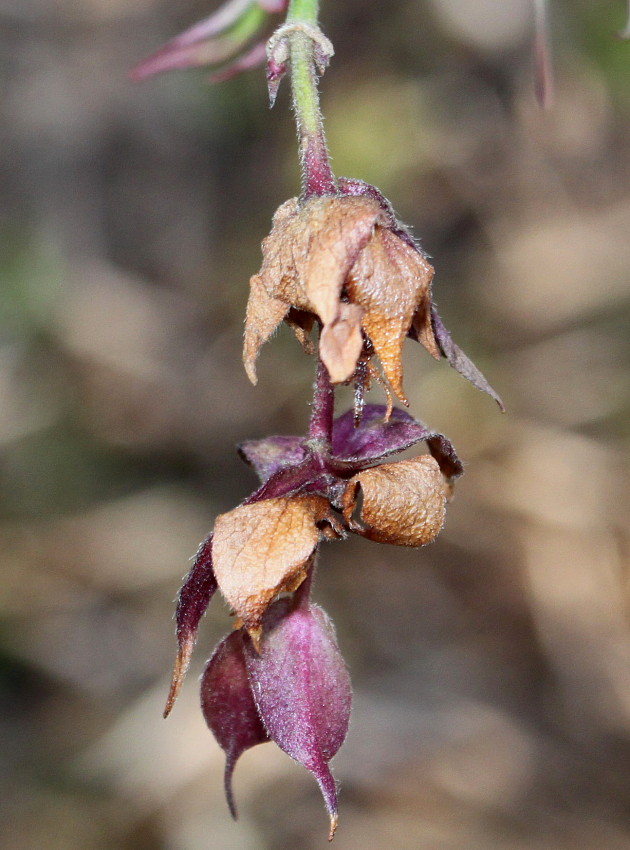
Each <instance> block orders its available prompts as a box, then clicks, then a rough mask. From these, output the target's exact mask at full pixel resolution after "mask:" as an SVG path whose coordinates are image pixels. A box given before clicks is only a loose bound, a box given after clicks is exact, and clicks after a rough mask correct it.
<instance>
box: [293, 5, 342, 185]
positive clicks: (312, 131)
mask: <svg viewBox="0 0 630 850" xmlns="http://www.w3.org/2000/svg"><path fill="white" fill-rule="evenodd" d="M318 9H319V2H318V0H291V2H290V4H289V11H288V13H287V21H286V22H287V24H297V25H303V26H304V27H305V28H309V29H311V30H313V31H317V30H318V25H317V13H318ZM287 40H288V43H289V52H290V60H291V89H292V93H293V110H294V112H295V120H296V124H297V131H298V138H299V145H300V164H301V166H302V197H303V198H304V199H305V200H306V199H308V198H316V197H321V196H323V195H336V194H337V183H336V180H335V176H334V174H333V172H332V169H331V167H330V161H329V159H328V150H327V147H326V137H325V135H324V125H323V121H322V114H321V110H320V107H319V92H318V90H317V79H318V77H317V71H316V69H315V41H314V39H313V38H312V36H311V35H309V34H308V33H307V32H305V31H301V30H299V29H294V30H292V31H290V32H288V33H287Z"/></svg>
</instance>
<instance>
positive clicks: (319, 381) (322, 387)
mask: <svg viewBox="0 0 630 850" xmlns="http://www.w3.org/2000/svg"><path fill="white" fill-rule="evenodd" d="M334 410H335V391H334V388H333V385H332V384H331V383H330V377H329V375H328V369H327V368H326V367H325V366H324V364H323V363H322V361H321V359H320V358H318V359H317V374H316V377H315V385H314V387H313V407H312V409H311V421H310V422H309V425H308V439H309V441H311V440H312V441H317V443H319V444H320V446H321V448H323V449H325V450H326V452H327V454H330V452H331V444H332V428H333V414H334Z"/></svg>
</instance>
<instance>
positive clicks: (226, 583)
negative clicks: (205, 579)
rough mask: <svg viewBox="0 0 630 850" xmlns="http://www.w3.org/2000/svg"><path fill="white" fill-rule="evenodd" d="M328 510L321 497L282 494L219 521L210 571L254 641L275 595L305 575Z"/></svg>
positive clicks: (216, 526) (297, 584) (297, 582)
mask: <svg viewBox="0 0 630 850" xmlns="http://www.w3.org/2000/svg"><path fill="white" fill-rule="evenodd" d="M329 511H330V508H329V505H328V502H327V500H326V499H324V498H323V497H321V496H315V495H311V496H286V497H281V498H276V499H265V500H264V501H261V502H255V503H253V504H250V505H242V506H241V507H238V508H235V509H234V510H233V511H229V512H228V513H225V514H221V515H220V516H219V517H217V520H216V523H215V527H214V541H213V547H212V552H213V559H214V573H215V576H216V579H217V582H218V584H219V588H220V589H221V592H222V593H223V595H224V596H225V598H226V600H227V601H228V602H229V604H230V605H231V606H232V608H233V609H234V612H235V613H236V614H237V615H238V616H239V617H240V618H241V619H242V620H243V623H244V624H245V626H246V628H247V630H248V631H249V632H250V634H251V635H252V637H253V638H254V639H256V636H257V634H259V631H260V624H261V621H262V617H263V614H264V612H265V610H266V608H267V607H268V606H269V604H270V603H271V602H272V600H273V599H274V597H275V596H276V595H277V594H278V593H281V592H284V591H287V592H290V591H293V590H295V589H296V588H297V587H299V585H300V584H301V583H302V581H303V580H304V578H305V577H306V570H307V567H308V561H309V558H310V557H311V555H312V553H313V551H314V549H315V547H316V546H317V543H318V541H319V535H320V532H319V529H318V527H317V525H316V523H317V522H319V521H321V520H323V519H324V518H325V517H326V516H327V514H328V513H329Z"/></svg>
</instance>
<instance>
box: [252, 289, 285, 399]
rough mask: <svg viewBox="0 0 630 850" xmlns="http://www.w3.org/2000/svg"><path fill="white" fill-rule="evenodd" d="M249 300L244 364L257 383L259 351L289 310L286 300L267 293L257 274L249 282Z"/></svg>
mask: <svg viewBox="0 0 630 850" xmlns="http://www.w3.org/2000/svg"><path fill="white" fill-rule="evenodd" d="M249 286H250V290H249V300H248V302H247V314H246V317H245V341H244V345H243V364H244V365H245V371H246V372H247V377H248V378H249V380H250V381H251V382H252V384H256V383H257V382H258V378H257V376H256V360H257V359H258V352H259V351H260V349H261V348H262V346H263V345H264V344H265V343H266V342H267V340H268V339H269V337H270V336H271V335H272V333H273V332H274V331H275V329H276V328H277V327H278V325H279V324H280V322H281V321H282V320H283V319H284V317H285V316H286V314H287V313H288V312H289V307H288V305H287V304H285V303H284V301H280V300H279V299H277V298H272V297H271V296H270V295H268V294H267V290H266V289H265V287H264V286H263V283H262V281H261V279H260V277H259V276H258V275H257V274H255V275H254V276H253V277H252V278H251V280H250V282H249Z"/></svg>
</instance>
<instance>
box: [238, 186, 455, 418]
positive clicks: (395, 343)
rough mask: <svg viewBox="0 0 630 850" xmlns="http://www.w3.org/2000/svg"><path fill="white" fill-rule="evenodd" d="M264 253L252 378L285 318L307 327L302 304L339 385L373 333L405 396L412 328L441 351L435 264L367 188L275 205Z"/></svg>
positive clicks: (250, 328)
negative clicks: (434, 308)
mask: <svg viewBox="0 0 630 850" xmlns="http://www.w3.org/2000/svg"><path fill="white" fill-rule="evenodd" d="M262 250H263V264H262V267H261V269H260V272H259V273H258V274H257V275H254V276H253V277H252V279H251V284H250V285H251V290H250V297H249V303H248V305H247V318H246V324H245V346H244V353H243V360H244V363H245V369H246V370H247V374H248V375H249V377H250V379H251V381H252V382H253V383H256V372H255V363H256V358H257V356H258V352H259V350H260V348H261V346H262V345H263V343H264V342H266V341H267V339H269V337H270V336H271V334H272V333H273V331H274V330H275V329H276V327H277V326H278V324H279V323H280V322H281V321H282V319H286V320H287V321H288V322H289V324H292V325H293V326H295V325H296V324H297V325H298V327H301V328H302V331H303V321H300V320H296V314H295V311H296V310H297V311H301V313H302V314H306V316H307V317H309V316H311V317H312V316H316V317H317V318H318V319H319V321H320V322H321V324H322V334H321V339H320V346H319V351H320V356H321V358H322V360H323V362H324V363H325V365H326V368H327V369H328V372H329V374H330V377H331V380H332V381H333V383H341V382H343V381H346V380H349V379H350V378H352V376H353V373H354V371H355V369H356V366H357V361H358V360H359V358H360V357H361V354H362V352H363V351H365V348H364V345H363V335H365V337H366V338H367V340H369V342H370V343H371V346H372V348H373V350H374V352H375V353H376V354H377V355H378V357H379V360H380V362H381V365H382V367H383V371H384V373H385V376H386V378H387V379H388V381H389V383H390V384H391V386H392V389H393V390H394V392H395V393H396V395H397V396H398V397H399V398H400V399H401V400H402V401H405V396H404V392H403V388H402V363H401V352H402V345H403V342H404V339H405V337H406V336H407V334H408V332H409V330H410V329H411V328H412V327H413V329H414V331H415V335H416V337H417V338H418V339H419V340H420V342H421V343H422V344H423V345H424V347H425V348H426V349H427V351H429V353H430V354H432V355H433V356H434V357H435V358H439V357H440V349H439V347H438V345H437V342H436V340H435V337H434V335H433V329H432V324H431V279H432V277H433V268H432V267H431V265H430V264H429V263H428V262H427V260H426V259H425V258H424V256H423V255H422V253H421V252H420V251H418V250H416V249H415V248H414V247H412V246H411V245H410V244H408V242H407V241H406V240H404V239H402V238H401V237H400V235H399V234H398V233H397V232H395V230H394V228H393V226H392V220H391V216H390V215H389V214H388V212H387V211H386V210H384V209H383V206H382V204H381V203H379V201H378V200H377V199H375V198H371V197H368V196H367V195H363V196H356V197H352V196H342V197H322V198H310V199H308V200H307V201H304V202H303V203H300V202H299V201H298V200H297V198H293V199H291V200H289V201H287V202H286V203H284V204H283V205H282V206H281V207H280V208H279V209H278V210H277V212H276V214H275V216H274V219H273V228H272V230H271V233H270V234H269V236H268V237H267V238H266V239H265V240H264V241H263V245H262ZM290 311H291V315H289V313H290ZM311 321H312V319H311ZM302 338H303V334H302Z"/></svg>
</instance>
